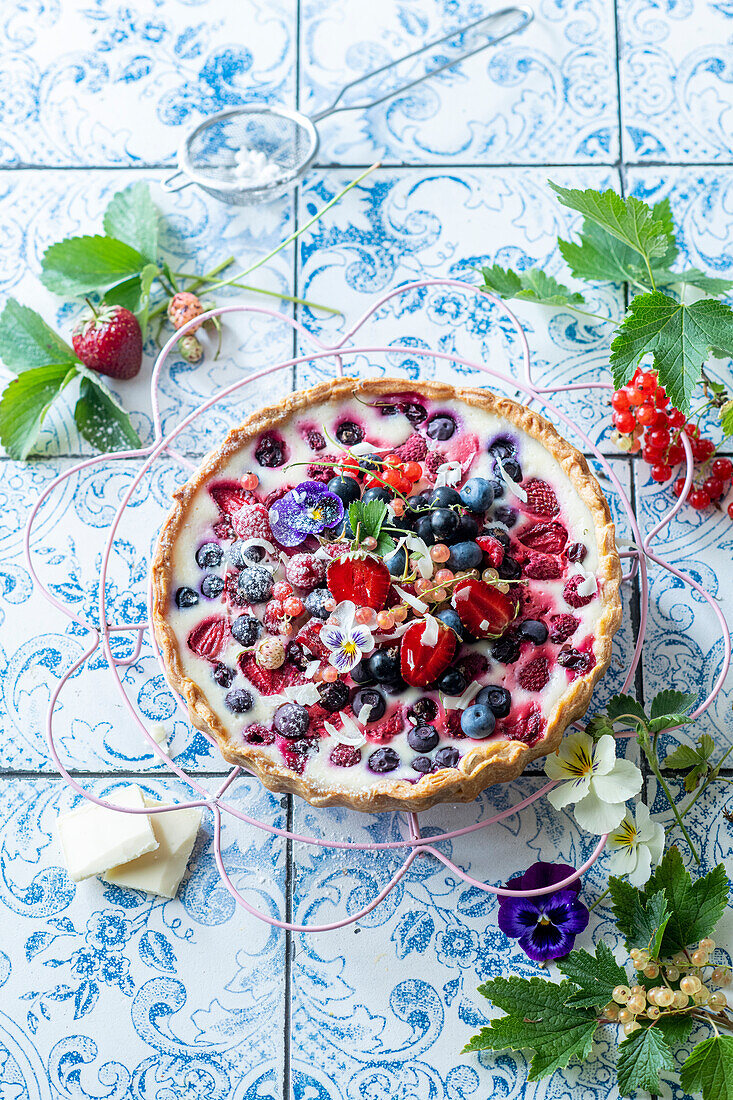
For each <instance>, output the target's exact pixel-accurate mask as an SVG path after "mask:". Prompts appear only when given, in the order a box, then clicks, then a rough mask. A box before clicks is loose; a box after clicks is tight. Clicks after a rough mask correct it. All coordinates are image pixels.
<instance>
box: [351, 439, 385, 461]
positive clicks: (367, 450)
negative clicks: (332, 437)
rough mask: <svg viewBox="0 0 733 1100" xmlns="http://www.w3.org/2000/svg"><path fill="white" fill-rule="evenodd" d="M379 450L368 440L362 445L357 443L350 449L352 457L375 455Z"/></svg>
mask: <svg viewBox="0 0 733 1100" xmlns="http://www.w3.org/2000/svg"><path fill="white" fill-rule="evenodd" d="M378 449H379V448H377V447H375V446H374V444H373V443H370V442H369V440H368V439H365V440H364V441H363V442H362V443H355V444H354V446H353V447H349V451H350V452H351V454H352V455H357V456H359V457H360V456H362V455H371V454H374V452H375V451H376V450H378Z"/></svg>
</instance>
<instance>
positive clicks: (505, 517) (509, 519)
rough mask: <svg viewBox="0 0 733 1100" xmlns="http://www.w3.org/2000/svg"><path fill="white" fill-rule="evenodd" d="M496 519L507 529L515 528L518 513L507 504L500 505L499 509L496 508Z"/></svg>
mask: <svg viewBox="0 0 733 1100" xmlns="http://www.w3.org/2000/svg"><path fill="white" fill-rule="evenodd" d="M494 519H497V520H498V521H499V523H503V524H504V526H505V527H513V526H514V524H515V523H516V522H517V513H516V510H515V509H514V508H510V507H509V506H508V505H507V504H500V505H499V507H498V508H494Z"/></svg>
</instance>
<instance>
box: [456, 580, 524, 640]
mask: <svg viewBox="0 0 733 1100" xmlns="http://www.w3.org/2000/svg"><path fill="white" fill-rule="evenodd" d="M452 603H453V606H454V607H455V609H456V611H457V612H458V617H459V619H460V620H461V622H462V623H463V625H464V626H465V628H466V630H470V632H471V634H473V635H474V637H476V638H498V637H499V635H500V634H503V633H504V631H505V630H506V628H507V627H508V626H509V623H510V622H512V620H513V619H514V617H515V616H516V614H517V603H516V600H513V599H512V598H511V597H510V596H505V595H504V593H503V592H500V591H499V589H498V588H492V586H491V585H489V584H486V583H485V582H484V581H479V580H475V579H473V578H470V579H469V580H466V581H461V582H460V583H459V584H457V585H456V587H455V588H454V590H453V600H452Z"/></svg>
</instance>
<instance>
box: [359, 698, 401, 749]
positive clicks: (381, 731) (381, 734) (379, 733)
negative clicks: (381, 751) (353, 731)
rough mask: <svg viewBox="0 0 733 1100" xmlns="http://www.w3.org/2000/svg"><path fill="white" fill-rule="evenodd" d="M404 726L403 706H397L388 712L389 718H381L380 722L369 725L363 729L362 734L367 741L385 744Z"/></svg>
mask: <svg viewBox="0 0 733 1100" xmlns="http://www.w3.org/2000/svg"><path fill="white" fill-rule="evenodd" d="M404 726H405V708H404V707H397V709H396V710H395V711H394V712H393V713H392V714H390V716H389V718H383V719H382V721H381V722H376V723H375V724H374V725H372V726H369V728H368V729H367V730H365V731H364V736H365V737H366V739H367V741H371V742H373V743H374V744H375V745H387V744H389V742H390V741H391V740H392V738H393V737H396V736H397V734H398V733H402V730H403V729H404Z"/></svg>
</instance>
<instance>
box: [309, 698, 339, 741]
mask: <svg viewBox="0 0 733 1100" xmlns="http://www.w3.org/2000/svg"><path fill="white" fill-rule="evenodd" d="M308 709H309V710H310V719H311V720H310V726H309V727H308V734H309V736H310V737H314V738H315V737H326V736H328V734H327V733H326V729H325V725H324V723H325V722H328V724H329V726H333V727H334V729H337V730H340V729H341V727H342V726H343V722H342V721H341V717H340V715H339V714H338V712H336V713H332V712H331V711H328V710H326V708H325V707H322V706H321V705H320V703H314V705H313V706H312V707H309V708H308Z"/></svg>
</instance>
